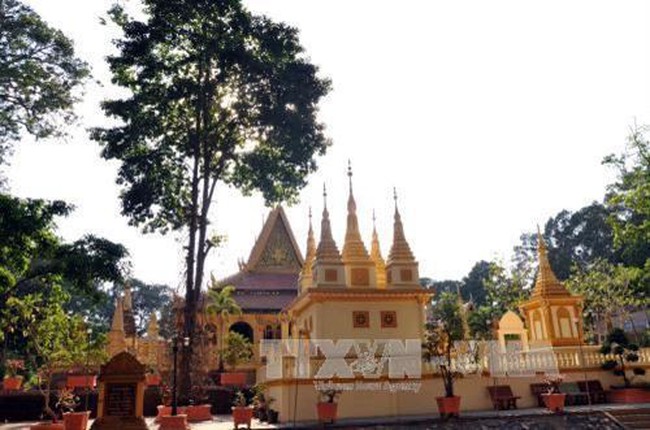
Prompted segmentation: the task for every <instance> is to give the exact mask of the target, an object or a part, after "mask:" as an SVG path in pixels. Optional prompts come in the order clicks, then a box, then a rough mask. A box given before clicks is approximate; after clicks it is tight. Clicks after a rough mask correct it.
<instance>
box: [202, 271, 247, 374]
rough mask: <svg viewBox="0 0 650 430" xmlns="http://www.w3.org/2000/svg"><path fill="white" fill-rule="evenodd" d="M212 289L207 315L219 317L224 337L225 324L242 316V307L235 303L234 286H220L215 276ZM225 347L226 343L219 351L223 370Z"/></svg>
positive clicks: (212, 280)
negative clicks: (228, 320)
mask: <svg viewBox="0 0 650 430" xmlns="http://www.w3.org/2000/svg"><path fill="white" fill-rule="evenodd" d="M210 282H211V285H210V288H209V289H208V304H207V305H206V307H205V311H206V313H208V315H216V316H217V325H218V330H220V332H219V333H218V335H219V336H220V337H222V336H223V335H224V331H225V322H226V320H227V319H228V317H230V316H231V315H233V316H236V315H241V314H242V310H241V307H239V305H238V304H237V301H235V298H234V297H233V294H234V292H235V287H233V286H232V285H226V286H223V287H222V286H220V285H219V283H218V281H217V280H216V279H215V278H214V276H212V275H210ZM223 347H224V342H221V348H222V349H221V350H220V351H219V355H220V359H219V367H220V369H222V368H223V363H224V361H225V359H224V358H223Z"/></svg>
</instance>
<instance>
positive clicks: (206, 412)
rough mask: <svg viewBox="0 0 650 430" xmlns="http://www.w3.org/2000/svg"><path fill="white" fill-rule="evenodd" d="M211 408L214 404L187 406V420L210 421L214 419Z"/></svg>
mask: <svg viewBox="0 0 650 430" xmlns="http://www.w3.org/2000/svg"><path fill="white" fill-rule="evenodd" d="M211 408H212V405H210V404H205V405H192V406H187V407H186V408H185V411H186V413H187V421H189V422H198V421H210V420H211V419H212V413H211V412H210V409H211Z"/></svg>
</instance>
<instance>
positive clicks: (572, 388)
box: [560, 382, 589, 406]
mask: <svg viewBox="0 0 650 430" xmlns="http://www.w3.org/2000/svg"><path fill="white" fill-rule="evenodd" d="M560 393H564V394H566V404H567V406H574V405H586V404H587V403H589V394H587V393H585V392H583V391H581V390H580V387H579V386H578V383H577V382H563V383H561V384H560Z"/></svg>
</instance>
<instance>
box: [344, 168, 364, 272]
mask: <svg viewBox="0 0 650 430" xmlns="http://www.w3.org/2000/svg"><path fill="white" fill-rule="evenodd" d="M348 181H349V182H350V195H349V196H348V223H347V229H346V231H345V243H344V244H343V260H344V261H359V260H361V261H369V256H368V251H367V250H366V246H365V245H364V244H363V241H362V240H361V233H359V220H358V219H357V203H356V202H355V201H354V194H353V193H352V165H351V163H350V160H348Z"/></svg>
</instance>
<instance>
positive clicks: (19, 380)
mask: <svg viewBox="0 0 650 430" xmlns="http://www.w3.org/2000/svg"><path fill="white" fill-rule="evenodd" d="M21 370H25V361H24V360H15V359H14V360H12V359H9V360H6V361H5V377H4V381H3V384H2V386H3V388H4V389H5V390H8V391H17V390H20V387H21V386H22V384H23V377H22V375H19V374H18V372H19V371H21Z"/></svg>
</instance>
